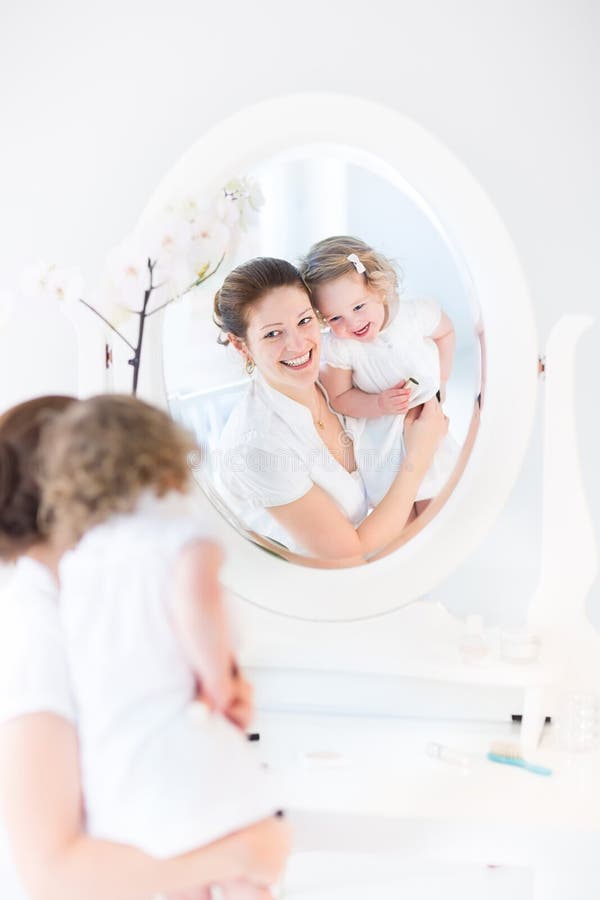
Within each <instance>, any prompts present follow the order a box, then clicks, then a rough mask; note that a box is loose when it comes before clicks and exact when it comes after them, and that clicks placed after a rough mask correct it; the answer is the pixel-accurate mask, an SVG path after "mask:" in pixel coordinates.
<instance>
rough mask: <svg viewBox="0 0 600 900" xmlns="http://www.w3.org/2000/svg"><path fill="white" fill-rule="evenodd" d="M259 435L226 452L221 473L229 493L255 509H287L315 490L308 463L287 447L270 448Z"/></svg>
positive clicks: (221, 464) (220, 463)
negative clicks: (312, 489)
mask: <svg viewBox="0 0 600 900" xmlns="http://www.w3.org/2000/svg"><path fill="white" fill-rule="evenodd" d="M267 443H268V442H267V441H266V440H265V441H261V440H260V439H259V436H255V438H254V439H253V440H251V441H250V442H248V443H245V444H242V445H239V446H237V447H234V448H232V449H228V450H227V451H225V452H224V453H223V455H222V457H221V459H220V460H219V474H220V477H221V480H222V482H223V484H224V485H225V487H226V488H227V490H228V491H229V492H230V493H231V494H233V495H234V497H236V498H237V499H239V500H241V501H242V502H244V503H247V504H249V505H250V506H253V507H262V508H268V507H270V506H285V505H286V504H287V503H293V502H294V501H295V500H299V499H300V498H301V497H303V496H304V495H305V494H307V493H308V491H309V490H310V489H311V488H312V487H313V482H312V479H311V477H310V475H309V473H308V467H307V465H306V462H305V461H304V460H302V459H301V458H300V457H299V456H298V455H297V454H296V453H295V452H294V451H293V450H291V449H290V448H287V447H273V446H267Z"/></svg>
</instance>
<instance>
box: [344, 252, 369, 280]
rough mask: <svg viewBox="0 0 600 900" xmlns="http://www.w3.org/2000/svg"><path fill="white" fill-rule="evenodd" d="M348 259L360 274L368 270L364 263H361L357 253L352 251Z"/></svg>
mask: <svg viewBox="0 0 600 900" xmlns="http://www.w3.org/2000/svg"><path fill="white" fill-rule="evenodd" d="M346 259H347V260H348V262H351V263H352V265H353V266H354V268H355V269H356V271H357V272H358V274H359V275H362V274H363V272H366V271H367V270H366V269H365V267H364V266H363V264H362V263H361V261H360V259H359V258H358V256H357V255H356V253H351V254H350V255H349V256H347V257H346Z"/></svg>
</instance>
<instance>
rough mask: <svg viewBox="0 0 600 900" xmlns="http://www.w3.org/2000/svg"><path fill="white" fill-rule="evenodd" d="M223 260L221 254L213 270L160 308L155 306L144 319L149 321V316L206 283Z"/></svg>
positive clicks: (223, 257) (166, 301)
mask: <svg viewBox="0 0 600 900" xmlns="http://www.w3.org/2000/svg"><path fill="white" fill-rule="evenodd" d="M224 259H225V254H223V256H222V257H221V259H220V260H219V262H218V263H217V264H216V266H215V267H214V269H212V270H211V271H210V272H207V273H206V274H205V275H203V276H202V278H197V279H196V281H194V282H193V283H192V284H190V286H189V287H187V288H186V289H185V291H182V292H181V293H180V294H177V296H175V297H171V298H170V299H169V300H165V302H164V303H161V305H160V306H157V307H156V309H153V310H152V311H151V312H149V313H146V318H148V319H149V318H150V316H153V315H154V313H157V312H160V311H161V309H164V308H165V307H166V306H169V304H171V303H174V302H175V300H180V299H181V297H185V295H186V294H189V292H190V291H191V290H193V289H194V288H195V287H198V285H200V284H202V283H203V282H204V281H208V279H209V278H210V277H211V275H214V274H215V272H216V271H217V269H218V268H219V266H220V265H221V263H222V262H223V260H224Z"/></svg>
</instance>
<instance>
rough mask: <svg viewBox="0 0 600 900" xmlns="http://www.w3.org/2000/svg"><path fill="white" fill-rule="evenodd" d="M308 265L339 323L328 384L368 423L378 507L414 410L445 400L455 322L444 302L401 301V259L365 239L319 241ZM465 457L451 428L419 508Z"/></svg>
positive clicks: (325, 309)
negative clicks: (395, 259)
mask: <svg viewBox="0 0 600 900" xmlns="http://www.w3.org/2000/svg"><path fill="white" fill-rule="evenodd" d="M300 271H301V274H302V276H303V278H304V281H305V282H306V284H307V286H308V288H309V290H310V292H311V295H312V299H313V303H314V304H315V306H316V308H317V309H318V311H319V314H320V315H321V317H322V319H323V322H324V323H325V324H326V325H327V326H328V327H329V329H330V332H329V334H328V335H327V336H326V340H325V342H324V351H323V358H324V367H323V369H322V371H321V381H322V383H323V385H324V386H325V388H326V390H327V393H328V395H329V400H330V403H331V406H332V407H333V409H335V410H336V411H337V412H339V413H342V414H343V415H348V416H353V417H355V418H358V419H364V420H365V422H364V427H363V432H362V435H361V440H360V448H359V454H358V465H359V468H360V469H361V474H362V476H363V479H364V481H365V484H366V486H367V492H368V495H369V500H370V503H371V505H372V506H376V505H377V504H378V503H379V502H380V501H381V499H382V498H383V497H384V496H385V493H386V491H387V490H388V488H389V485H390V483H391V481H392V480H393V478H394V475H395V473H396V470H397V468H398V465H399V463H400V462H401V459H402V457H403V455H404V446H403V439H402V434H403V424H404V414H405V413H406V412H407V410H409V409H411V408H412V407H414V406H418V405H419V404H422V403H424V402H425V401H426V400H429V399H431V398H432V397H434V396H436V394H437V395H438V398H439V399H440V400H441V402H443V401H444V399H445V396H446V384H447V381H448V378H449V376H450V372H451V370H452V362H453V357H454V346H455V335H454V327H453V325H452V322H451V321H450V319H449V318H448V316H447V315H446V314H445V313H444V312H443V311H442V309H441V307H440V306H439V304H438V303H436V302H435V301H432V300H413V301H408V300H403V301H400V300H399V297H398V277H397V274H396V271H395V269H394V267H393V265H392V263H391V262H390V261H389V260H388V259H387V258H386V257H385V256H384V255H383V254H381V253H378V252H377V251H375V250H374V249H373V248H372V247H370V246H369V245H368V244H366V243H365V242H364V241H361V240H359V239H357V238H354V237H348V236H337V237H330V238H326V239H325V240H322V241H319V242H318V243H316V244H315V245H314V246H313V247H311V249H310V250H309V252H308V253H307V255H306V257H305V258H304V259H303V260H302V261H301V264H300ZM457 457H458V447H457V444H456V442H455V440H454V439H453V438H452V437H451V436H450V435H447V436H446V438H444V440H443V442H442V444H441V445H440V447H439V448H438V450H437V452H436V454H435V456H434V460H433V463H432V465H431V467H430V469H429V470H428V472H427V474H426V475H425V477H424V479H423V481H422V482H421V486H420V489H419V492H418V494H417V501H418V502H417V510H418V511H419V504H420V506H421V508H423V506H425V505H426V503H427V502H428V501H429V500H430V499H431V498H432V497H434V496H435V495H436V494H437V493H438V492H439V491H440V489H441V488H442V486H443V485H444V484H445V482H446V481H447V479H448V477H449V475H450V473H451V472H452V470H453V468H454V466H455V464H456V460H457ZM423 501H424V502H423Z"/></svg>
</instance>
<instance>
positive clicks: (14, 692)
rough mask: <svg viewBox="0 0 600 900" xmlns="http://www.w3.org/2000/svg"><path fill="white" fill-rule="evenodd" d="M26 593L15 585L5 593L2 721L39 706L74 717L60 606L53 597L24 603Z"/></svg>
mask: <svg viewBox="0 0 600 900" xmlns="http://www.w3.org/2000/svg"><path fill="white" fill-rule="evenodd" d="M25 599H26V598H24V597H20V596H15V597H12V596H11V592H10V587H9V588H8V589H7V590H6V591H5V592H4V593H3V595H2V597H0V725H2V724H4V723H5V722H7V721H9V720H10V719H15V718H18V717H20V716H24V715H28V714H31V713H38V712H52V713H55V714H56V715H59V716H62V717H63V718H65V719H67V720H68V721H74V720H75V710H74V707H73V699H72V695H71V690H70V684H69V675H68V667H67V661H66V655H65V649H64V644H63V639H62V632H61V630H60V623H59V617H58V609H57V608H56V606H55V605H54V604H51V601H50V599H49V598H43V599H44V601H45V600H46V599H47V600H48V602H47V603H45V602H39V603H36V604H34V605H33V606H32V608H27V607H26V608H24V607H23V605H21V604H20V602H19V601H24V600H25ZM40 599H41V598H40Z"/></svg>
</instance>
